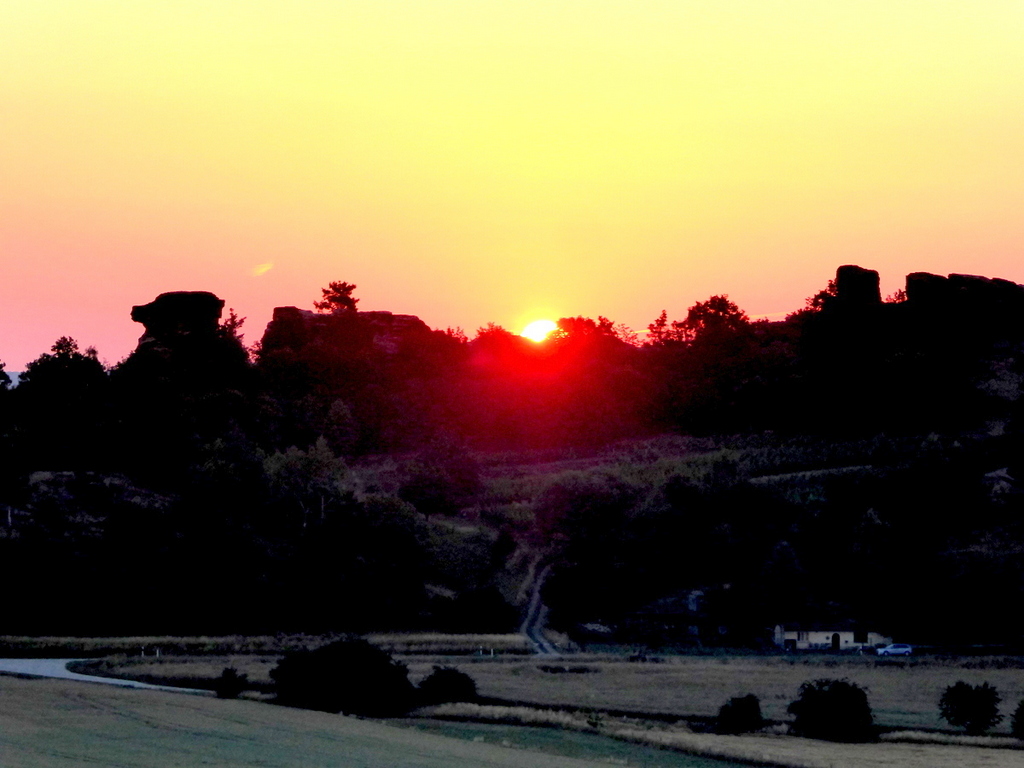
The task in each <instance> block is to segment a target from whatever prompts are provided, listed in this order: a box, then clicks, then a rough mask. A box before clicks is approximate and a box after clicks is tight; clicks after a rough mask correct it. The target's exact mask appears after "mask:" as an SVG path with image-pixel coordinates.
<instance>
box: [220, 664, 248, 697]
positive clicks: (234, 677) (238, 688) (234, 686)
mask: <svg viewBox="0 0 1024 768" xmlns="http://www.w3.org/2000/svg"><path fill="white" fill-rule="evenodd" d="M248 685H249V676H248V675H245V674H241V675H240V674H239V673H238V670H237V669H235V668H234V667H225V668H224V671H223V672H221V674H220V677H218V678H217V680H216V684H215V687H214V689H213V690H214V692H215V693H216V694H217V698H218V699H237V698H238V697H239V695H241V693H242V691H244V690H245V689H246V688H247V687H248Z"/></svg>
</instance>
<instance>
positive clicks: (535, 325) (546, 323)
mask: <svg viewBox="0 0 1024 768" xmlns="http://www.w3.org/2000/svg"><path fill="white" fill-rule="evenodd" d="M556 328H558V323H556V322H555V321H554V320H534V321H533V322H532V323H530V324H529V325H527V326H526V327H525V328H523V330H522V332H520V334H519V335H520V336H525V337H526V338H528V339H529V340H530V341H544V339H546V338H547V337H548V334H550V333H551V332H552V331H553V330H555V329H556Z"/></svg>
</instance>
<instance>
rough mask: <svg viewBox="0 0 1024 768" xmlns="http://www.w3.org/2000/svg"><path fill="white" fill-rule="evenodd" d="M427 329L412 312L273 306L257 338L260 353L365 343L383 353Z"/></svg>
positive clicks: (395, 349)
mask: <svg viewBox="0 0 1024 768" xmlns="http://www.w3.org/2000/svg"><path fill="white" fill-rule="evenodd" d="M427 333H430V328H429V327H428V326H427V324H426V323H424V322H423V321H422V320H420V319H419V318H418V317H416V316H415V315H396V314H393V313H391V312H340V313H336V314H319V313H317V312H311V311H309V310H308V309H299V308H298V307H275V309H274V316H273V319H272V320H271V321H270V323H269V324H268V325H267V330H266V331H265V332H264V334H263V341H262V342H261V345H262V349H263V352H264V353H267V352H274V351H279V350H290V351H292V352H298V351H301V350H303V349H305V348H307V347H309V346H322V345H330V346H336V345H337V344H338V343H339V342H341V346H343V347H352V346H362V345H365V344H369V345H370V346H371V347H372V348H373V349H374V350H375V351H378V352H382V353H384V354H386V355H394V354H396V353H397V352H398V350H399V348H400V346H401V344H402V342H403V341H404V340H405V339H408V338H411V337H415V336H419V335H422V334H427Z"/></svg>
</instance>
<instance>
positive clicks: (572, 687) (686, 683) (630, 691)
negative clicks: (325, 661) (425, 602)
mask: <svg viewBox="0 0 1024 768" xmlns="http://www.w3.org/2000/svg"><path fill="white" fill-rule="evenodd" d="M277 660H278V657H277V656H223V657H202V658H196V657H192V658H170V657H168V658H162V659H152V658H145V659H144V658H123V657H122V658H115V659H110V660H108V661H107V662H106V663H104V664H103V666H104V667H106V669H107V670H108V671H111V672H114V673H118V674H123V675H125V676H129V677H136V678H139V679H145V680H147V681H149V682H155V683H177V684H180V685H189V686H192V685H195V686H201V685H203V681H204V680H206V681H209V680H210V679H211V678H213V677H216V676H217V675H219V674H220V673H221V670H223V669H224V667H235V668H236V669H238V670H239V671H240V672H245V673H247V674H248V675H249V679H250V680H251V681H253V682H254V683H257V684H262V685H263V686H264V687H266V688H269V686H270V682H271V681H270V676H269V673H270V670H271V669H272V668H273V667H274V665H275V664H276V663H277ZM403 660H404V661H405V662H406V664H407V665H408V667H409V673H410V678H411V679H412V680H413V681H414V682H418V681H419V680H420V679H422V678H423V677H425V676H426V675H427V674H429V672H430V671H431V669H432V668H433V666H434V665H435V664H445V665H450V666H455V667H457V668H459V669H461V670H463V671H464V672H467V673H468V674H469V675H470V676H471V677H472V678H473V679H474V680H475V681H476V683H477V687H478V690H479V692H480V693H481V694H482V695H483V696H488V697H495V698H500V699H507V700H512V701H521V702H528V703H533V704H543V705H575V706H588V707H594V708H598V709H621V710H630V711H636V712H651V713H668V714H677V715H705V716H712V715H715V714H716V713H717V711H718V708H719V707H720V706H721V705H722V704H723V703H724V702H725V701H726V700H728V699H729V698H730V697H733V696H743V695H745V694H748V693H753V694H755V695H757V696H758V697H759V698H760V700H761V707H762V711H763V712H764V715H765V717H768V718H770V719H774V720H785V719H786V718H787V715H786V707H787V705H788V704H789V702H791V701H792V700H793V699H795V698H796V695H797V690H798V689H799V687H800V684H801V683H803V682H804V681H806V680H812V679H815V678H819V677H840V678H848V679H850V680H852V681H853V682H855V683H857V684H858V685H861V686H863V687H865V688H867V689H868V699H869V701H870V703H871V707H872V709H873V711H874V714H875V721H876V722H877V723H878V724H879V725H881V726H883V727H888V728H907V729H933V728H942V727H948V726H947V725H946V723H945V722H944V721H942V720H940V718H939V713H938V701H939V697H940V696H941V695H942V692H943V690H944V689H945V688H946V686H948V685H952V684H953V683H955V682H957V681H958V680H964V681H966V682H968V683H971V684H972V685H975V684H980V683H982V682H989V683H991V684H992V685H994V686H995V687H996V688H997V689H998V690H999V693H1000V695H1001V696H1002V697H1003V703H1002V711H1003V714H1004V715H1005V716H1006V719H1005V720H1004V721H1003V723H1002V725H1001V726H1000V727H999V728H997V729H996V732H997V733H999V732H1001V733H1008V732H1009V716H1010V715H1011V714H1012V712H1013V710H1014V708H1015V707H1016V706H1017V703H1018V702H1019V701H1020V700H1021V699H1022V698H1024V660H1022V659H1019V658H1016V657H1010V658H1007V657H998V658H989V659H985V658H978V659H972V658H964V659H958V660H940V659H933V658H929V657H921V658H912V659H910V660H908V661H903V660H900V661H893V662H889V661H880V660H878V659H876V658H875V657H871V656H858V657H834V656H803V657H784V656H772V657H758V656H722V657H711V656H676V657H672V656H669V657H665V658H664V660H663V661H662V662H661V663H656V664H655V663H633V662H628V661H625V660H621V659H620V660H612V659H609V658H607V657H588V656H586V655H583V654H579V655H574V656H571V657H566V658H563V659H561V660H556V661H551V660H547V661H544V660H541V659H537V658H529V659H528V658H500V657H499V658H495V659H490V658H478V657H443V656H437V657H420V656H409V657H405V658H404V659H403ZM545 668H547V671H546V670H545ZM559 668H564V669H566V670H568V671H565V672H558V671H557V670H558V669H559ZM552 670H556V671H552Z"/></svg>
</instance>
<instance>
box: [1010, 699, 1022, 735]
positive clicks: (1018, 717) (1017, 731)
mask: <svg viewBox="0 0 1024 768" xmlns="http://www.w3.org/2000/svg"><path fill="white" fill-rule="evenodd" d="M1010 733H1012V734H1013V735H1014V736H1016V737H1017V738H1018V739H1024V699H1021V700H1020V704H1018V705H1017V708H1016V709H1015V710H1014V711H1013V719H1011V720H1010Z"/></svg>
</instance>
